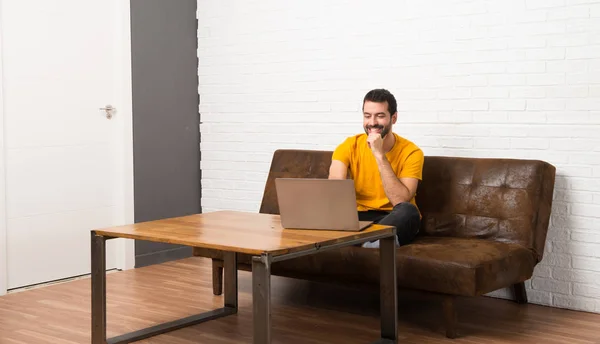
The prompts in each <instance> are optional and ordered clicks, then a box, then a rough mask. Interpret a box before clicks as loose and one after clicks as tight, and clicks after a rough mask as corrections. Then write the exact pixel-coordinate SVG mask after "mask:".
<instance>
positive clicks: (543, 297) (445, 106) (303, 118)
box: [198, 0, 600, 312]
mask: <svg viewBox="0 0 600 344" xmlns="http://www.w3.org/2000/svg"><path fill="white" fill-rule="evenodd" d="M198 8H199V9H198V18H199V48H198V54H199V64H200V67H199V77H200V87H199V92H200V112H201V120H202V124H201V127H200V130H201V134H202V143H201V150H202V163H201V168H202V175H203V179H202V186H203V198H202V205H203V209H204V211H207V212H208V211H213V210H217V209H237V210H245V211H253V212H254V211H258V209H259V206H260V200H261V195H262V191H263V188H264V183H265V179H266V176H267V170H268V168H269V163H270V158H271V154H272V153H273V151H274V150H275V149H277V148H306V149H330V150H331V149H334V148H335V146H336V145H337V144H338V143H340V142H341V141H342V140H343V139H344V138H345V137H346V136H349V135H353V134H355V133H360V132H361V131H362V127H361V113H360V108H361V100H362V97H363V96H364V94H365V93H366V92H367V91H368V90H370V89H372V88H378V87H384V88H387V89H389V90H391V91H392V92H393V93H394V94H395V96H396V98H397V100H398V107H399V121H398V124H397V125H396V126H395V131H396V132H398V133H399V134H400V135H403V136H405V137H407V138H409V139H410V140H413V141H414V142H416V143H417V144H418V145H420V146H421V147H422V148H423V150H424V151H425V153H426V154H427V155H449V156H471V157H512V158H534V159H543V160H546V161H548V162H550V163H552V164H554V165H555V166H556V167H557V179H556V192H555V197H554V213H553V217H552V224H551V228H550V230H549V234H548V242H547V246H546V247H547V250H546V255H545V258H544V260H543V261H542V263H541V264H540V265H539V266H538V267H537V268H536V271H535V276H534V277H533V278H532V280H531V281H528V282H527V288H528V293H529V299H530V301H531V302H534V303H539V304H544V305H554V306H557V307H564V308H571V309H578V310H586V311H592V312H600V138H599V134H600V0H507V1H497V0H480V1H464V0H452V1H449V0H437V1H433V0H407V1H393V0H387V1H351V0H335V1H325V2H323V1H308V0H306V1H275V0H262V1H235V2H234V1H203V0H199V1H198ZM493 295H494V296H499V297H506V296H507V295H508V294H507V292H506V291H498V292H495V293H493Z"/></svg>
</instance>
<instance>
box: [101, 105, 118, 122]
mask: <svg viewBox="0 0 600 344" xmlns="http://www.w3.org/2000/svg"><path fill="white" fill-rule="evenodd" d="M100 110H103V111H104V112H105V115H106V118H108V119H111V118H112V117H113V115H114V112H116V110H117V109H116V108H115V107H113V106H112V105H110V104H109V105H106V106H105V107H101V108H100Z"/></svg>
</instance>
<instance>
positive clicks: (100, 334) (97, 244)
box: [91, 232, 238, 344]
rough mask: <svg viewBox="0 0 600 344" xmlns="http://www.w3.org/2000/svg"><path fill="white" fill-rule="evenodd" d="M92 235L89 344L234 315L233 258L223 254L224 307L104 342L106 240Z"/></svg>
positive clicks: (120, 341)
mask: <svg viewBox="0 0 600 344" xmlns="http://www.w3.org/2000/svg"><path fill="white" fill-rule="evenodd" d="M107 239H111V238H107V237H103V236H98V235H96V234H95V233H94V232H92V240H91V250H92V257H91V258H92V344H125V343H132V342H136V341H138V340H142V339H145V338H149V337H152V336H156V335H159V334H163V333H166V332H169V331H174V330H178V329H181V328H184V327H187V326H192V325H196V324H200V323H202V322H206V321H209V320H213V319H217V318H221V317H224V316H227V315H231V314H235V313H237V308H238V274H237V256H236V254H235V253H234V252H225V262H224V263H225V264H224V270H225V271H224V272H225V281H224V282H225V283H224V284H225V296H224V307H223V308H220V309H215V310H212V311H208V312H204V313H200V314H196V315H192V316H189V317H186V318H182V319H178V320H174V321H170V322H166V323H162V324H158V325H155V326H151V327H148V328H144V329H141V330H138V331H134V332H130V333H126V334H123V335H120V336H117V337H113V338H106V240H107Z"/></svg>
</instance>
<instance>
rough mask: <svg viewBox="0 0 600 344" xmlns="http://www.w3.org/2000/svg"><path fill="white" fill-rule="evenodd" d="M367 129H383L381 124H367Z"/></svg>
mask: <svg viewBox="0 0 600 344" xmlns="http://www.w3.org/2000/svg"><path fill="white" fill-rule="evenodd" d="M367 129H380V130H383V125H367Z"/></svg>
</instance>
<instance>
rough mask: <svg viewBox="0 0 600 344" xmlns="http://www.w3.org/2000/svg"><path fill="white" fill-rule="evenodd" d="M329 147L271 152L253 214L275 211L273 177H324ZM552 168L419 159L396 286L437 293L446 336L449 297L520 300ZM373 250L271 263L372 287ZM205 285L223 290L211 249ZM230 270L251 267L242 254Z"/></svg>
mask: <svg viewBox="0 0 600 344" xmlns="http://www.w3.org/2000/svg"><path fill="white" fill-rule="evenodd" d="M331 154H332V152H331V151H307V150H278V151H276V152H275V153H274V156H273V160H272V163H271V168H270V171H269V176H268V179H267V183H266V186H265V190H264V194H263V199H262V204H261V207H260V212H261V213H269V214H278V213H279V209H278V205H277V195H276V193H275V178H279V177H303V178H327V176H328V171H329V165H330V163H331ZM555 171H556V170H555V167H554V166H552V165H550V164H548V163H546V162H543V161H538V160H516V159H483V158H456V157H434V156H426V157H425V164H424V167H423V181H422V182H421V183H420V185H419V188H418V191H417V204H418V206H419V209H420V210H421V213H422V215H423V219H422V227H421V232H420V234H419V236H418V237H417V239H416V240H415V241H414V242H413V243H411V244H410V245H406V246H402V247H399V248H398V249H397V276H398V287H399V288H408V289H418V290H423V291H428V292H434V293H439V294H443V295H444V296H445V297H444V302H443V305H444V319H445V322H446V323H445V326H446V336H447V337H449V338H455V337H456V312H455V310H454V299H455V296H480V295H483V294H486V293H489V292H492V291H494V290H497V289H500V288H505V287H512V288H513V290H514V293H515V297H516V301H517V302H519V303H526V302H527V295H526V291H525V286H524V283H523V282H524V281H526V280H528V279H529V278H531V276H532V273H533V269H534V267H535V265H536V264H537V263H539V262H540V261H541V259H542V256H543V253H544V245H545V241H546V233H547V230H548V224H549V220H550V210H551V205H552V195H553V190H554V179H555ZM378 252H379V250H378V249H372V248H361V247H349V248H345V249H340V250H331V251H325V252H322V253H319V254H315V255H310V256H306V257H301V258H296V259H293V260H289V261H283V262H279V263H276V264H274V265H273V267H272V274H273V275H280V276H286V277H295V278H301V279H311V280H316V281H325V282H334V283H340V282H341V283H344V284H348V283H351V284H355V285H362V286H365V287H371V286H372V287H373V288H378V286H379V269H378V266H379V260H378ZM194 254H195V255H196V256H203V257H209V258H212V259H213V291H214V293H215V294H216V295H219V294H221V290H222V274H223V271H222V266H223V264H222V260H221V255H220V253H219V252H218V251H213V250H207V249H202V248H196V249H195V251H194ZM238 262H239V264H238V268H239V269H242V270H248V271H250V270H251V264H250V262H251V260H250V256H246V255H238Z"/></svg>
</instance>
